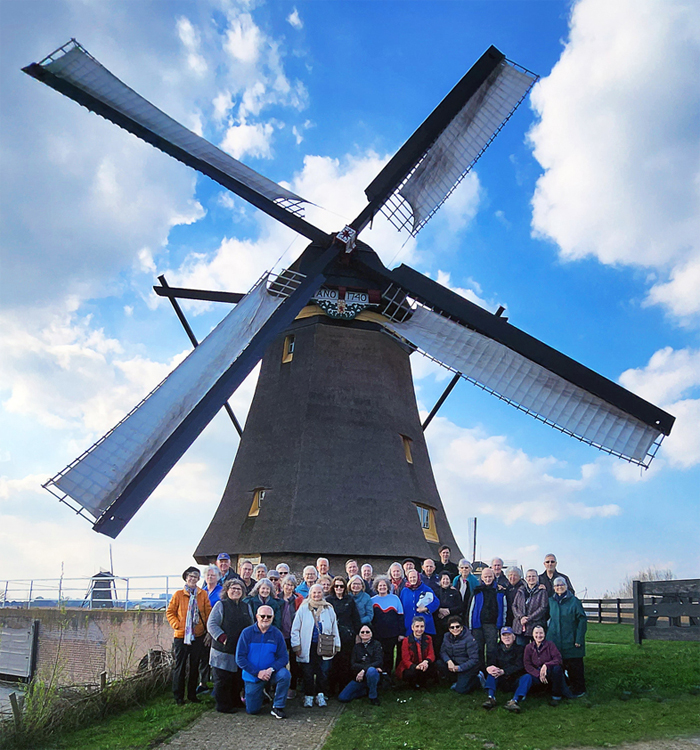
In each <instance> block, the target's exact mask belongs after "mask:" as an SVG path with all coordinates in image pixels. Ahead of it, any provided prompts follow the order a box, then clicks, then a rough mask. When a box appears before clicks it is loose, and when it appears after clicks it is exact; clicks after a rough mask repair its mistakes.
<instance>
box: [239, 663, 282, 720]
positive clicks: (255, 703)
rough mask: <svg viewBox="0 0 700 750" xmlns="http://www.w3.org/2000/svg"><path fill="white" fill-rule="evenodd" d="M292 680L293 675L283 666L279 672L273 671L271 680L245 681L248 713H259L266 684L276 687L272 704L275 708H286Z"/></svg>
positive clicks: (246, 709) (246, 710)
mask: <svg viewBox="0 0 700 750" xmlns="http://www.w3.org/2000/svg"><path fill="white" fill-rule="evenodd" d="M291 682H292V675H291V674H290V673H289V670H288V669H287V668H286V667H282V669H280V670H279V672H273V674H272V677H270V680H269V682H264V681H263V680H255V682H245V683H244V684H245V712H246V713H247V714H258V713H260V709H261V708H262V703H263V690H264V689H265V687H266V686H268V685H269V686H270V687H271V688H272V687H274V688H275V698H274V700H273V701H272V705H273V706H274V707H275V708H284V707H285V705H286V704H287V691H288V690H289V686H290V684H291Z"/></svg>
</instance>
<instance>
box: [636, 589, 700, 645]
mask: <svg viewBox="0 0 700 750" xmlns="http://www.w3.org/2000/svg"><path fill="white" fill-rule="evenodd" d="M632 592H633V597H634V642H635V643H641V642H642V641H643V640H645V639H646V640H656V641H700V579H697V578H694V579H688V580H684V581H634V582H633V584H632Z"/></svg>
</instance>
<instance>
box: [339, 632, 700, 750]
mask: <svg viewBox="0 0 700 750" xmlns="http://www.w3.org/2000/svg"><path fill="white" fill-rule="evenodd" d="M586 651H587V656H586V681H587V686H588V695H587V696H586V697H585V698H580V699H578V700H575V701H564V702H563V705H562V706H560V707H559V708H551V707H550V706H549V705H548V701H547V698H546V697H544V696H542V697H540V696H533V697H529V698H528V699H527V700H526V701H525V703H524V704H523V712H522V713H521V714H519V715H511V714H509V713H508V712H506V711H505V710H503V709H502V708H501V706H502V704H503V703H505V701H506V699H507V698H506V696H505V695H499V697H498V700H499V707H498V708H497V709H494V710H493V711H490V712H487V711H485V710H484V709H483V708H481V703H482V702H483V700H484V697H485V694H484V692H483V691H481V690H479V691H476V692H475V693H473V694H471V695H467V696H461V695H457V694H455V693H454V692H453V691H451V690H447V689H446V688H434V689H432V690H430V691H428V692H418V693H416V692H413V691H412V690H396V691H394V692H387V693H384V694H383V695H382V705H381V707H380V708H374V707H372V706H369V705H367V703H366V701H355V702H353V703H351V704H350V705H349V706H348V708H347V710H346V711H345V712H344V713H343V715H342V716H341V717H340V719H339V720H338V723H337V724H336V725H335V727H334V729H333V732H332V733H331V735H330V737H329V738H328V741H327V742H326V744H325V746H324V750H418V749H419V748H420V750H443V749H444V748H457V747H459V748H464V749H465V750H471V748H475V749H476V748H479V750H481V748H489V747H491V748H498V750H535V749H536V748H537V749H538V750H548V748H553V747H575V746H577V745H578V746H580V745H593V746H611V745H615V744H619V743H621V742H624V741H627V742H629V741H634V740H641V739H659V738H663V737H674V736H679V735H689V734H696V735H697V734H700V695H699V693H700V644H697V643H675V642H671V643H663V642H659V641H654V642H645V643H644V645H643V646H641V647H640V646H636V645H635V644H634V643H633V632H632V627H631V626H629V625H596V624H591V625H589V629H588V635H587V646H586ZM508 697H510V696H508Z"/></svg>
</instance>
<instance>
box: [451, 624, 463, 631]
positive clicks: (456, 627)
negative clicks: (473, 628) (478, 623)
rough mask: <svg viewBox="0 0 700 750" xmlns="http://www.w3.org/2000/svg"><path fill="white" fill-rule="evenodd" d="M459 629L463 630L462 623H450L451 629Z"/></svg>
mask: <svg viewBox="0 0 700 750" xmlns="http://www.w3.org/2000/svg"><path fill="white" fill-rule="evenodd" d="M458 629H459V630H461V629H462V626H461V625H450V630H458Z"/></svg>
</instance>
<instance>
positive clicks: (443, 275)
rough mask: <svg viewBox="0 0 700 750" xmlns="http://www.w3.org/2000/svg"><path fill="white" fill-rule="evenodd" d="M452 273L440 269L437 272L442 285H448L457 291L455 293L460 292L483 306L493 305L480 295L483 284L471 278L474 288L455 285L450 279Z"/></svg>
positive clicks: (460, 294) (461, 295)
mask: <svg viewBox="0 0 700 750" xmlns="http://www.w3.org/2000/svg"><path fill="white" fill-rule="evenodd" d="M450 276H451V274H450V273H448V272H447V271H438V273H437V282H438V284H442V286H445V287H447V288H448V289H450V290H452V291H453V292H455V294H459V296H460V297H464V299H468V300H469V301H470V302H474V303H475V304H477V305H480V306H481V307H485V308H487V309H488V308H489V307H490V306H491V305H490V303H488V302H487V301H486V300H485V299H483V298H482V297H480V296H479V295H480V294H481V286H480V285H479V284H478V283H477V282H476V281H474V280H473V279H469V282H470V283H471V284H472V285H473V286H474V287H475V288H474V289H471V288H470V289H465V288H463V287H459V286H453V285H452V283H451V279H450Z"/></svg>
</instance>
